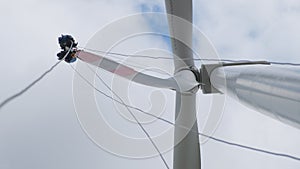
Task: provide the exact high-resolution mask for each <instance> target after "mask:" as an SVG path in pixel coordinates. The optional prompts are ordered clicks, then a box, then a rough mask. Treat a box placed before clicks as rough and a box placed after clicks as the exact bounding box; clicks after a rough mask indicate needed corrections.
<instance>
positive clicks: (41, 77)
mask: <svg viewBox="0 0 300 169" xmlns="http://www.w3.org/2000/svg"><path fill="white" fill-rule="evenodd" d="M72 46H73V43H72V45H71V48H70V49H69V50H68V52H67V53H66V55H65V56H64V57H63V59H62V60H60V61H58V62H56V63H55V64H54V65H53V66H51V67H50V68H49V69H48V70H47V71H45V72H44V73H43V74H42V75H41V76H40V77H38V78H37V79H36V80H34V81H33V82H31V83H30V84H29V85H28V86H27V87H25V88H24V89H23V90H21V91H19V92H18V93H16V94H14V95H12V96H10V97H8V98H7V99H5V100H4V101H3V102H2V103H1V104H0V110H1V109H2V108H3V107H4V106H5V105H6V104H7V103H9V102H11V101H12V100H14V99H16V98H18V97H19V96H21V95H22V94H24V93H25V92H27V91H28V90H29V89H30V88H31V87H33V86H34V85H35V84H37V83H38V82H39V81H41V80H42V79H43V78H44V77H45V76H46V75H47V74H49V73H50V72H51V71H52V70H53V69H54V68H55V67H56V66H57V65H58V64H59V63H61V62H62V61H63V60H64V59H65V58H66V57H67V56H68V54H69V52H70V51H71V49H72Z"/></svg>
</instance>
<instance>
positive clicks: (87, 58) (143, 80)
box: [76, 51, 180, 91]
mask: <svg viewBox="0 0 300 169" xmlns="http://www.w3.org/2000/svg"><path fill="white" fill-rule="evenodd" d="M76 56H77V57H78V58H79V59H80V60H82V61H84V62H86V63H89V64H92V65H94V66H97V67H99V68H102V69H104V70H106V71H109V72H111V73H113V74H115V75H118V76H120V77H123V78H126V79H128V80H131V81H134V82H136V83H139V84H143V85H147V86H151V87H158V88H166V89H172V90H177V91H179V90H180V89H179V87H178V85H177V83H176V80H175V79H174V78H172V77H171V78H168V79H161V78H158V77H154V76H150V75H147V74H144V73H141V72H138V71H136V70H134V69H133V68H130V67H128V66H125V65H122V64H120V63H118V62H116V61H113V60H110V59H108V58H105V57H102V56H99V55H96V54H93V53H90V52H86V51H78V52H77V53H76Z"/></svg>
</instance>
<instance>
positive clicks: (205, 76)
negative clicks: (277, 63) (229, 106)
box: [200, 61, 270, 94]
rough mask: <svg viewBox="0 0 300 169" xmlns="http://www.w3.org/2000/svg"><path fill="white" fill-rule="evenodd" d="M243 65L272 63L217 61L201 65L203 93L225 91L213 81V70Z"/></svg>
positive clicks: (266, 63) (267, 63)
mask: <svg viewBox="0 0 300 169" xmlns="http://www.w3.org/2000/svg"><path fill="white" fill-rule="evenodd" d="M241 65H270V63H269V62H266V61H254V62H236V63H222V62H220V63H216V64H206V65H201V69H200V83H201V89H202V93H203V94H213V93H223V92H222V91H221V90H219V89H217V88H216V87H215V86H214V85H212V83H211V74H212V72H213V71H214V70H215V69H217V68H220V67H229V66H241Z"/></svg>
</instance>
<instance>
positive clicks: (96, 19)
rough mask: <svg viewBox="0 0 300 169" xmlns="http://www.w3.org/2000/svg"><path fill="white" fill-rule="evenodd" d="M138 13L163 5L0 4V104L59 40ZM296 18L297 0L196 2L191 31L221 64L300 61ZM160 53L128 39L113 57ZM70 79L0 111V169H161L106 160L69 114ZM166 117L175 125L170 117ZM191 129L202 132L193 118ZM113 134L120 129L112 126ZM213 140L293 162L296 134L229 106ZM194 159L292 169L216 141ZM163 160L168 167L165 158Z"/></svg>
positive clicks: (66, 75) (83, 40) (56, 75)
mask: <svg viewBox="0 0 300 169" xmlns="http://www.w3.org/2000/svg"><path fill="white" fill-rule="evenodd" d="M141 12H165V10H164V1H163V0H154V1H151V2H149V1H146V0H124V1H117V0H110V1H108V0H98V1H96V0H85V1H84V0H75V1H70V0H65V1H58V0H39V1H37V0H26V1H21V0H1V5H0V20H1V22H2V24H1V31H0V37H1V40H0V46H1V47H0V48H1V50H2V52H1V53H2V54H1V56H0V57H1V60H2V64H1V67H0V77H1V88H0V100H4V99H5V98H6V97H8V96H10V95H11V94H13V93H15V92H16V91H18V90H20V89H21V88H23V87H24V86H25V85H26V84H28V83H30V82H31V81H33V80H34V79H35V78H36V77H38V76H39V75H40V74H41V73H42V72H43V71H45V70H46V69H47V68H48V67H50V66H51V65H53V64H54V63H55V62H56V53H57V52H58V50H59V48H58V45H57V37H58V36H60V34H62V33H68V34H72V35H74V37H75V38H76V40H77V41H78V42H79V44H80V46H84V45H85V44H87V43H88V42H89V39H90V38H91V37H93V36H94V34H95V33H96V32H98V31H99V30H101V28H103V27H104V26H105V25H108V24H109V23H111V22H112V21H115V20H117V19H119V18H121V17H125V16H128V15H132V14H136V13H141ZM299 19H300V2H299V1H297V0H281V1H280V0H265V1H259V0H252V1H250V0H248V1H238V0H227V1H221V0H210V1H207V0H194V23H195V25H196V26H197V27H199V28H200V29H201V30H202V31H203V32H204V33H205V35H206V36H207V37H208V38H209V39H210V40H211V42H212V43H213V44H214V45H215V47H216V49H217V51H218V53H219V55H220V57H221V58H235V59H256V60H262V59H264V60H272V61H289V62H300V60H299V57H298V55H299V53H300V48H299V47H298V45H299V44H300V35H299V32H298V31H299V30H300V23H299ZM143 23H144V24H138V23H137V24H133V25H132V26H133V27H144V28H145V29H147V30H155V31H157V30H160V29H161V30H164V25H163V24H162V25H160V24H159V23H157V20H155V21H154V20H151V18H150V19H149V18H147V17H145V18H144V22H143ZM155 25H156V26H155ZM149 44H151V45H149ZM168 45H169V44H168V41H167V40H166V39H165V38H153V37H143V38H136V39H131V40H129V41H128V42H126V43H124V44H123V46H121V47H119V48H117V49H118V50H119V51H120V50H121V49H123V50H124V51H123V52H125V53H126V52H135V51H133V50H143V49H147V48H158V47H161V48H163V49H169V46H168ZM124 46H125V47H124ZM125 48H127V49H126V50H125ZM73 75H74V72H73V70H72V69H71V68H70V67H69V66H68V65H67V64H64V63H63V64H61V65H59V66H58V67H57V68H56V69H55V70H54V71H53V72H52V73H51V74H49V75H48V76H47V77H46V78H45V79H44V80H43V81H41V82H40V83H39V84H38V85H37V86H35V87H34V88H32V89H31V90H30V91H29V92H28V93H26V94H24V95H23V96H22V97H21V98H19V99H17V100H15V101H13V102H12V103H10V104H8V105H7V106H6V107H4V108H3V109H1V111H0V168H1V169H24V168H31V169H38V168H45V169H54V168H55V169H69V168H72V169H82V168H91V169H94V168H95V169H96V168H106V169H115V168H120V167H122V168H131V169H138V168H149V169H150V168H161V169H163V168H164V165H163V163H162V162H161V160H160V159H159V158H158V157H154V158H147V159H130V158H122V157H119V156H116V155H113V154H111V153H109V152H107V151H104V150H103V149H101V148H100V147H98V146H97V145H95V144H94V143H93V142H92V141H91V140H90V139H89V138H88V137H87V135H86V134H85V132H84V131H83V130H82V128H81V126H80V124H79V122H78V119H77V115H76V112H75V108H74V105H73V98H72V97H73V94H72V85H73V84H72V83H73ZM99 87H100V88H101V86H99ZM103 90H104V89H103ZM132 90H133V89H132ZM136 90H142V89H140V88H139V89H136ZM104 91H106V90H104ZM173 96H174V95H172V94H169V95H167V97H173ZM97 97H99V99H104V98H103V97H102V96H97ZM202 98H205V97H203V96H201V94H200V93H199V100H203V99H202ZM133 99H134V98H133ZM135 99H137V98H135ZM172 99H174V98H169V99H167V100H172ZM139 104H142V102H141V103H139ZM170 104H171V103H170ZM99 105H100V106H102V107H104V110H105V112H109V113H114V110H111V109H110V106H105V104H104V105H101V103H99ZM199 105H200V106H202V107H204V108H203V109H206V108H207V107H208V106H207V104H205V103H204V102H203V103H199ZM141 106H143V105H141ZM173 106H174V105H169V107H168V108H167V109H170V111H172V110H173ZM169 113H172V112H169ZM165 116H166V117H167V118H172V117H173V116H172V115H171V114H169V115H165ZM107 118H109V117H107ZM118 120H120V121H118V122H121V119H118ZM199 121H200V123H201V119H199ZM115 123H116V122H112V124H115ZM122 124H124V125H125V126H126V127H123V128H125V129H128V128H130V131H129V132H128V131H126V130H125V131H123V132H128V133H127V134H131V135H133V136H138V137H141V136H143V134H142V132H141V131H139V128H138V127H136V128H134V127H132V124H125V122H123V123H122ZM152 125H153V124H152ZM200 126H201V125H200ZM115 127H116V128H118V129H120V130H121V127H120V126H115ZM127 127H128V128H127ZM150 127H151V124H149V126H148V128H150ZM153 127H154V126H153ZM214 136H215V137H218V138H222V139H226V140H229V141H233V142H238V143H242V144H246V145H250V146H254V147H260V148H264V149H268V150H273V151H277V152H284V153H288V154H292V155H296V156H300V148H299V146H298V145H299V142H300V131H299V130H298V129H295V128H293V127H290V126H287V125H285V124H282V123H280V122H277V121H275V120H273V119H270V118H268V117H266V116H264V115H262V114H260V113H258V112H255V111H253V110H250V109H248V108H247V107H244V106H243V105H241V104H240V103H239V102H236V101H235V100H232V99H230V98H227V99H226V102H225V108H224V112H223V118H222V120H221V122H220V124H219V126H218V128H217V130H216V132H215V133H214ZM201 153H202V163H203V168H204V169H215V168H220V169H229V168H230V169H235V168H246V169H248V168H249V169H250V168H257V169H265V168H274V169H277V168H278V169H279V168H285V169H297V168H299V167H300V163H299V162H296V161H292V160H289V159H284V158H278V157H272V156H269V155H264V154H260V153H255V152H251V151H247V150H241V149H237V148H234V147H230V146H227V145H223V144H220V143H216V142H214V141H208V142H206V143H205V144H203V145H202V147H201ZM164 156H165V157H166V159H167V162H168V164H169V165H170V166H172V151H169V152H166V153H165V154H164Z"/></svg>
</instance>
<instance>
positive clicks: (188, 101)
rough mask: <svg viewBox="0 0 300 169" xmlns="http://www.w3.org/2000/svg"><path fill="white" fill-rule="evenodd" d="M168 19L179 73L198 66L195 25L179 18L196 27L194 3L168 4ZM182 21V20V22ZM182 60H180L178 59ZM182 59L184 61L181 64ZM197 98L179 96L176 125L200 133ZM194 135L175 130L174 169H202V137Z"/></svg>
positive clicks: (168, 0) (180, 0) (174, 0)
mask: <svg viewBox="0 0 300 169" xmlns="http://www.w3.org/2000/svg"><path fill="white" fill-rule="evenodd" d="M165 4H166V9H167V12H168V14H170V15H174V17H173V16H168V21H169V30H170V35H171V37H173V38H172V39H171V40H172V49H173V54H174V57H175V58H174V65H175V72H177V71H179V70H181V69H182V68H186V67H192V66H194V61H193V55H192V51H191V49H190V48H189V47H191V46H192V26H191V24H186V25H182V24H178V22H177V21H178V17H179V18H182V19H185V20H187V21H189V22H190V23H192V20H193V17H192V16H193V5H192V0H185V1H183V0H165ZM179 20H180V19H179ZM177 57H178V58H177ZM180 59H181V60H180ZM195 102H196V95H195V94H191V93H190V94H182V93H180V92H177V93H176V121H175V126H176V125H183V126H186V127H190V128H191V129H192V131H198V126H197V120H196V103H195ZM192 131H186V130H182V129H180V128H175V133H174V134H175V135H174V139H175V140H174V144H177V143H178V144H177V145H175V148H174V160H173V168H174V169H183V168H184V169H195V168H197V169H200V168H201V167H200V161H201V160H200V147H199V136H198V135H197V134H196V133H195V132H192Z"/></svg>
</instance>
